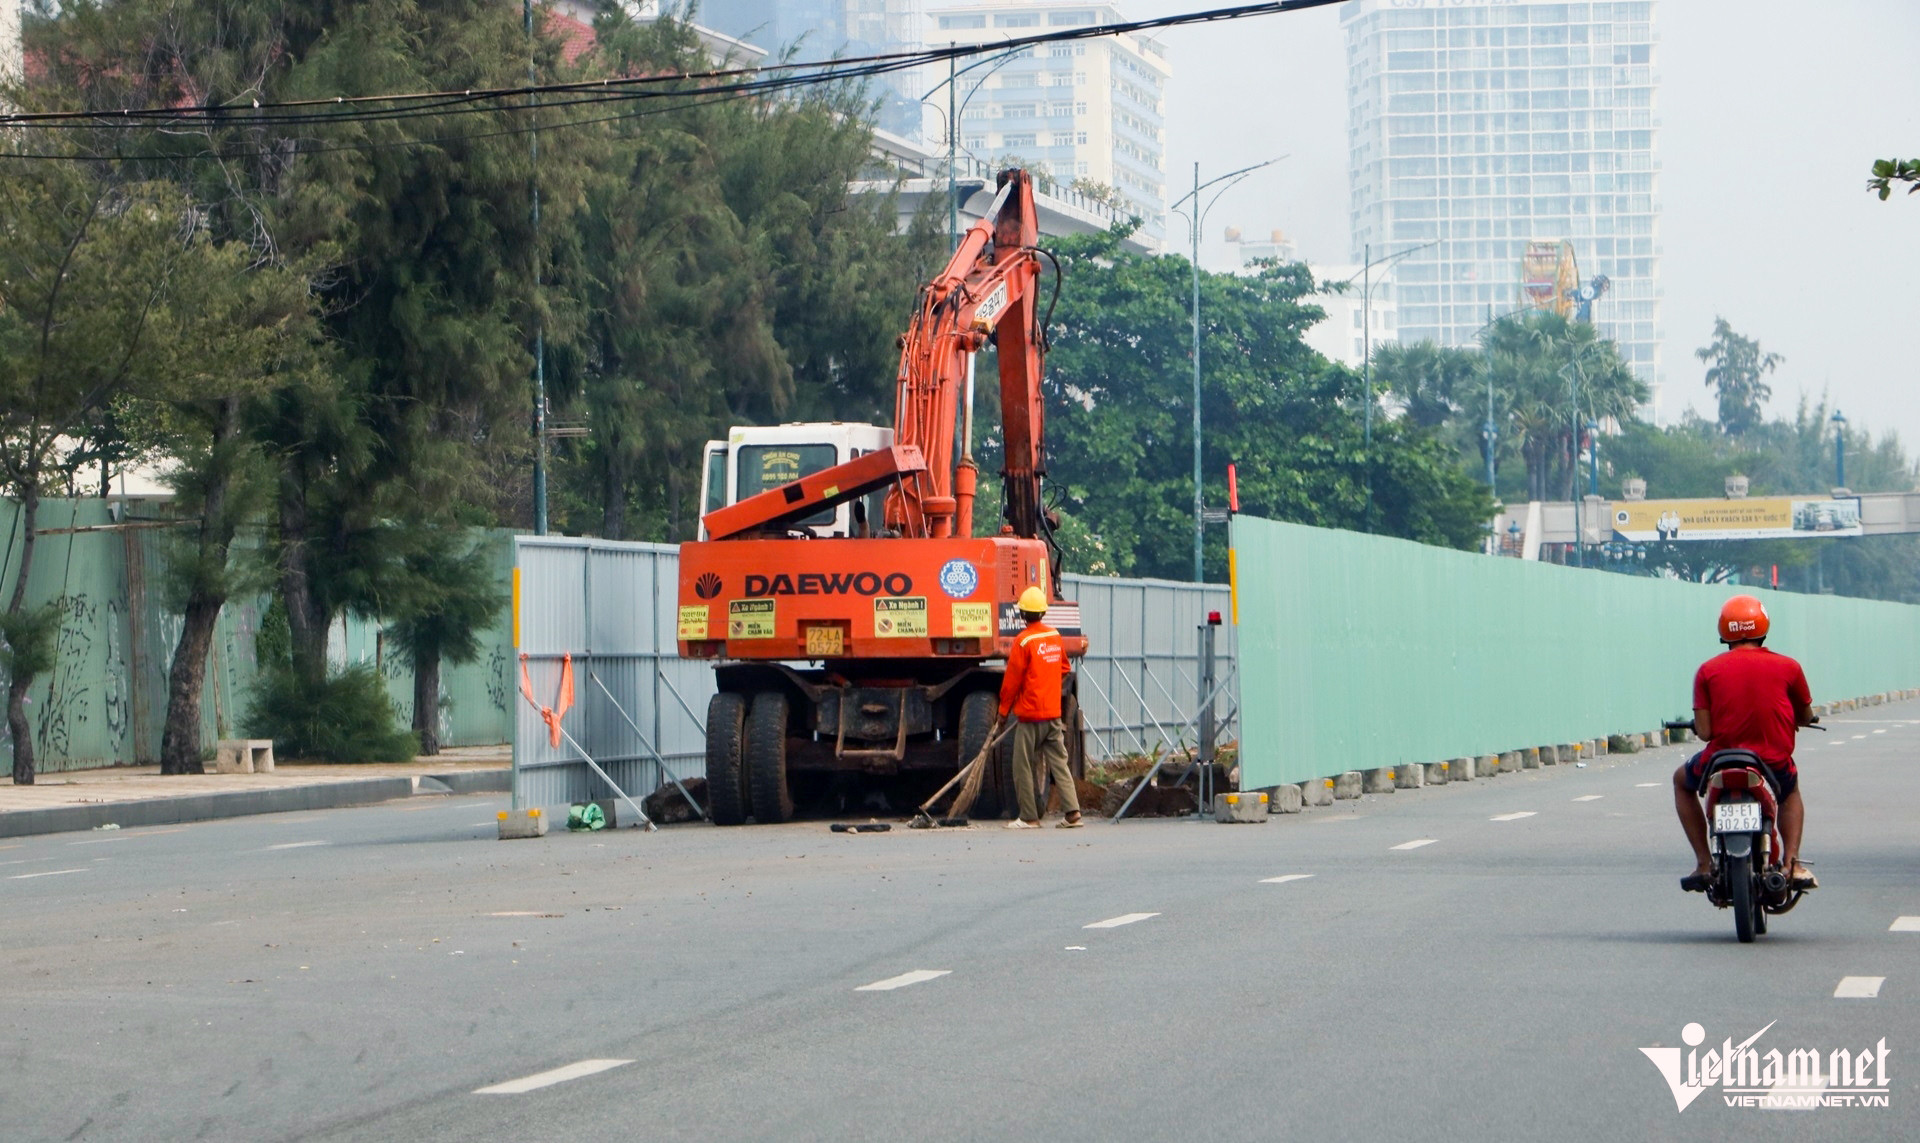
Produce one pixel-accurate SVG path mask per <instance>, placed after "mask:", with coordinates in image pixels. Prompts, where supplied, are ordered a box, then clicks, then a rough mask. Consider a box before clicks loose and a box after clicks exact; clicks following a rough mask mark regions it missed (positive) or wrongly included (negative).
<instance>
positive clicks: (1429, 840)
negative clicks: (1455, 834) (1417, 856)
mask: <svg viewBox="0 0 1920 1143" xmlns="http://www.w3.org/2000/svg"><path fill="white" fill-rule="evenodd" d="M1439 840H1440V839H1439V838H1437V837H1418V838H1415V839H1413V840H1412V841H1403V842H1401V843H1400V844H1399V845H1390V846H1388V847H1387V848H1388V849H1419V848H1420V847H1421V846H1423V845H1432V844H1433V843H1434V842H1436V841H1439Z"/></svg>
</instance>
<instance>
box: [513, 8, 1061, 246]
mask: <svg viewBox="0 0 1920 1143" xmlns="http://www.w3.org/2000/svg"><path fill="white" fill-rule="evenodd" d="M527 2H529V3H531V2H532V0H527ZM953 46H954V45H953V43H952V41H948V43H947V48H948V51H949V54H948V56H947V78H946V79H945V80H942V81H941V82H940V83H937V84H935V85H934V86H933V87H932V88H931V89H930V90H929V91H928V92H927V93H926V94H925V95H922V96H921V97H920V102H922V103H925V102H926V101H927V100H929V99H931V98H933V93H934V92H936V91H939V90H940V89H941V88H943V87H944V88H946V89H947V249H949V250H952V249H955V248H956V247H958V246H959V245H960V190H959V181H958V179H957V178H956V176H955V171H956V169H957V168H958V166H959V163H960V153H959V152H960V146H959V144H960V117H961V116H962V115H964V114H966V112H967V104H969V103H971V102H973V97H974V96H975V95H978V94H979V92H980V87H981V85H982V84H984V83H986V82H987V79H988V78H989V77H990V76H992V75H993V73H994V72H996V71H999V70H1000V69H1001V68H1002V67H1005V66H1006V65H1007V64H1008V63H1010V62H1012V61H1013V60H1016V59H1018V58H1019V57H1020V55H1021V54H1022V53H1023V52H1025V51H1026V49H1025V48H1014V49H1012V50H1010V51H1005V52H1001V53H999V54H998V55H991V56H988V57H987V58H985V59H983V60H978V61H976V62H974V63H970V64H968V65H967V66H966V67H963V68H960V69H959V70H957V71H956V70H955V69H954V66H953V65H954V61H955V59H956V57H957V53H955V52H953V51H952V49H953ZM989 64H991V65H992V66H991V67H989V66H988V65H989ZM980 67H984V68H987V71H986V74H985V75H982V76H981V77H980V78H979V79H976V80H974V81H973V86H972V87H969V88H968V89H967V97H966V98H965V99H956V95H957V93H958V89H959V83H958V80H959V78H960V77H961V76H963V75H965V74H967V73H968V72H970V71H972V70H973V69H975V68H980Z"/></svg>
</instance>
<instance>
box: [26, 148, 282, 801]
mask: <svg viewBox="0 0 1920 1143" xmlns="http://www.w3.org/2000/svg"><path fill="white" fill-rule="evenodd" d="M0 166H4V167H6V168H7V171H6V176H7V177H5V178H0V283H4V287H0V288H4V290H5V297H4V304H0V480H4V483H5V488H6V490H7V491H8V492H9V493H10V494H12V495H14V496H17V497H18V498H19V499H20V502H21V507H22V511H21V536H20V553H21V555H20V562H19V564H18V565H17V570H16V577H15V581H14V583H13V584H12V587H11V592H10V594H9V598H8V604H7V609H6V610H7V615H8V620H7V623H8V632H9V635H10V639H9V641H10V642H12V643H14V651H13V668H14V669H13V671H12V672H11V677H10V679H9V687H8V725H9V731H10V734H11V736H12V742H13V759H14V778H15V781H16V782H19V783H21V784H26V783H30V782H32V781H33V775H34V744H33V736H32V734H31V728H30V726H29V723H28V721H27V718H26V713H25V706H24V704H25V699H26V693H27V690H28V688H29V686H30V685H31V684H32V681H33V674H34V672H33V671H31V670H27V669H24V668H25V667H30V666H33V665H36V664H44V662H45V661H46V656H45V655H43V654H42V653H41V649H40V648H38V647H37V646H35V645H34V644H35V640H37V639H40V638H51V632H50V631H49V630H48V629H47V628H46V627H45V625H44V624H41V623H38V622H37V621H29V620H27V619H25V618H23V616H25V615H26V614H27V608H26V588H27V578H28V575H29V573H30V571H31V569H32V565H33V554H34V547H35V533H36V522H37V514H38V510H39V505H40V498H41V496H42V495H43V494H44V492H45V491H46V487H47V483H48V481H49V479H50V478H51V477H52V476H53V474H54V473H55V471H56V470H57V468H58V467H59V466H60V465H61V464H62V463H64V460H63V454H64V451H65V450H66V449H67V448H68V447H69V446H68V445H67V443H66V442H69V441H71V440H73V439H76V438H81V437H84V436H85V435H87V432H88V430H89V427H90V426H93V425H95V424H97V423H98V422H99V420H100V419H101V418H102V417H103V416H104V414H105V412H106V410H107V409H108V408H109V406H110V405H112V404H113V403H114V402H116V401H123V400H127V399H147V400H155V401H170V400H175V401H183V402H190V401H192V400H194V399H195V398H194V394H196V393H205V392H208V391H210V390H211V391H220V390H224V389H227V388H228V387H229V386H232V385H235V384H239V385H242V386H244V385H246V384H249V383H251V380H252V379H253V378H254V377H257V376H258V374H259V373H260V371H261V370H262V368H263V364H262V363H263V360H264V359H265V358H270V357H271V356H272V355H273V354H275V353H276V352H278V348H279V346H280V345H281V343H282V341H283V339H284V337H285V332H284V330H283V328H282V323H283V322H284V321H285V320H286V319H287V318H288V317H289V316H290V315H297V314H298V313H299V312H300V311H301V308H302V300H301V298H302V295H301V291H300V288H299V284H298V283H297V282H295V283H287V282H275V283H273V284H271V285H268V284H266V283H265V282H264V281H263V280H262V279H258V278H255V277H252V276H250V275H248V274H247V273H246V272H245V267H246V265H247V263H248V261H249V256H248V253H247V251H246V250H245V249H244V248H238V247H235V246H233V245H232V244H227V243H222V242H219V241H217V240H216V239H215V238H214V237H212V236H211V235H210V234H209V233H208V228H207V226H206V223H205V220H204V217H203V216H202V215H201V214H200V212H198V211H197V210H195V209H194V208H193V204H192V202H191V201H190V200H189V199H188V198H187V196H185V195H184V194H182V193H181V191H180V190H179V188H178V187H176V186H173V185H171V184H167V183H162V182H153V181H144V182H122V181H119V180H117V179H116V178H114V177H112V176H111V175H110V174H107V173H103V172H101V171H99V170H98V169H97V168H92V167H90V166H88V165H84V164H80V163H65V162H57V161H46V160H32V161H26V160H18V159H16V160H12V161H8V160H7V159H6V158H5V157H4V154H3V153H0ZM216 514H217V513H216ZM216 610H217V608H216ZM189 650H190V648H189ZM201 658H204V647H203V648H202V654H201ZM195 760H196V763H197V752H196V759H195Z"/></svg>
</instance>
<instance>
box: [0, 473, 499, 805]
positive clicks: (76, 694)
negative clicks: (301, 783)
mask: <svg viewBox="0 0 1920 1143" xmlns="http://www.w3.org/2000/svg"><path fill="white" fill-rule="evenodd" d="M116 509H117V511H118V515H117V516H116V514H115V513H116ZM161 515H162V508H161V505H160V503H159V502H153V501H140V500H132V501H125V502H116V501H108V500H100V499H96V498H84V497H83V498H77V499H64V498H61V499H48V500H44V501H42V502H41V505H40V513H39V519H38V523H37V528H38V529H39V530H41V534H40V535H38V536H37V538H36V542H35V548H34V558H33V570H32V573H31V575H30V576H29V577H28V584H27V603H28V606H30V607H38V606H41V605H43V604H46V603H49V602H55V601H58V602H59V603H60V605H61V612H62V617H61V625H60V632H59V635H58V640H57V644H56V652H57V653H56V660H55V664H54V669H53V670H52V671H50V672H49V673H48V674H46V675H44V676H42V677H41V678H39V679H37V680H35V683H34V686H33V688H32V690H31V692H30V693H29V701H28V706H27V717H28V720H29V721H30V722H31V724H32V725H33V728H34V745H35V747H36V750H35V761H36V764H37V768H38V769H39V770H40V771H42V772H44V773H55V772H58V771H62V770H78V769H85V768H88V767H95V766H115V765H134V764H151V763H154V762H157V761H158V760H159V756H160V734H161V729H162V726H163V724H164V721H165V718H166V710H167V676H168V672H169V670H170V669H171V667H172V664H173V652H174V648H175V647H176V646H177V645H178V643H179V640H180V627H181V619H180V616H179V614H178V613H177V612H175V611H173V610H172V609H171V608H170V606H169V595H168V591H167V568H168V564H169V560H170V559H171V558H172V557H173V555H174V552H173V550H172V545H171V542H170V540H169V537H168V529H166V528H164V527H152V526H142V525H146V524H152V523H157V522H158V518H159V517H160V516H161ZM129 525H131V526H129ZM49 529H51V530H53V531H51V532H49V531H47V530H49ZM73 529H94V530H91V531H85V530H83V531H74V530H73ZM481 542H482V543H483V544H485V545H487V546H488V548H489V551H490V556H491V558H492V560H493V563H494V566H495V567H496V569H497V571H498V575H499V583H500V586H501V592H502V596H503V598H504V596H505V593H506V589H507V584H508V583H509V581H510V577H511V574H512V560H513V554H512V541H511V533H509V532H506V531H504V530H495V531H489V532H487V533H486V534H485V535H484V537H483V538H482V540H481ZM19 566H20V505H19V504H18V503H16V502H14V501H11V500H0V599H4V598H5V594H6V593H8V592H11V590H12V587H13V580H14V576H15V575H16V574H17V572H18V569H19ZM268 603H269V598H268V597H267V596H265V595H260V596H248V597H241V598H237V599H234V600H231V601H229V602H228V604H227V606H226V607H224V608H222V609H221V612H220V619H219V622H218V624H217V626H216V627H215V631H214V639H213V647H212V649H211V650H210V651H209V653H208V659H207V673H206V684H205V690H204V691H203V693H202V699H201V740H202V741H203V742H204V743H207V744H211V743H213V742H214V741H216V740H217V739H220V738H231V737H234V736H236V735H238V734H241V733H243V732H244V730H245V726H246V717H247V707H248V704H249V702H250V701H251V694H252V690H253V684H254V681H255V679H256V677H257V676H258V674H259V668H258V664H257V663H256V661H255V658H254V640H255V638H256V636H257V635H258V634H259V631H260V622H261V619H262V617H263V616H264V615H265V614H266V611H267V606H268ZM331 643H332V646H331V651H332V656H333V662H334V663H335V664H336V665H344V664H345V663H347V662H365V663H370V664H373V665H375V666H376V667H377V668H378V669H379V670H380V672H381V674H382V675H383V676H384V677H385V679H386V681H387V686H388V690H389V693H390V694H392V696H393V699H394V712H395V717H396V719H397V720H398V721H399V724H400V725H401V726H410V725H412V717H413V674H412V671H411V670H410V669H409V668H408V666H407V664H406V662H405V660H404V659H402V658H400V657H399V656H396V655H387V654H385V653H384V651H385V648H384V646H383V644H384V640H383V639H382V638H381V635H380V627H379V624H378V623H377V622H374V621H372V620H365V619H360V618H357V617H349V618H348V619H346V620H344V621H342V622H340V623H337V624H336V625H335V629H334V632H333V633H332V640H331ZM511 644H512V631H511V630H510V624H509V610H508V608H507V607H505V606H503V607H502V608H501V612H500V617H499V621H498V622H496V623H495V624H494V626H493V628H492V629H491V630H490V631H488V632H487V633H486V634H485V635H484V636H483V638H482V650H481V654H480V658H479V659H478V660H477V661H475V662H473V663H468V664H464V665H461V666H443V667H442V668H441V673H440V688H441V695H442V706H441V712H440V741H441V744H442V745H444V746H482V745H494V744H503V743H506V742H508V741H510V740H511V737H512V712H511V700H512V697H513V685H514V684H513V649H512V646H511ZM0 763H4V764H5V765H8V766H10V765H11V763H12V744H11V742H10V741H8V739H7V736H6V734H5V733H4V732H3V731H0Z"/></svg>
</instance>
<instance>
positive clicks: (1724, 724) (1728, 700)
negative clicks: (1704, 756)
mask: <svg viewBox="0 0 1920 1143" xmlns="http://www.w3.org/2000/svg"><path fill="white" fill-rule="evenodd" d="M1812 702H1813V696H1812V694H1811V693H1810V692H1809V691H1808V690H1807V676H1806V674H1805V673H1804V672H1802V671H1801V670H1800V664H1799V663H1798V662H1795V661H1794V660H1793V659H1790V658H1788V657H1787V656H1785V655H1779V654H1775V653H1774V652H1772V651H1769V650H1767V649H1766V648H1765V647H1743V648H1740V649H1739V650H1733V651H1725V652H1722V653H1721V654H1718V655H1715V656H1714V657H1713V658H1711V659H1708V660H1707V661H1706V662H1704V663H1702V664H1700V669H1699V670H1698V671H1695V672H1694V675H1693V706H1694V709H1695V710H1704V711H1706V712H1707V716H1708V717H1709V718H1710V719H1712V722H1713V741H1712V742H1710V743H1708V744H1707V745H1708V749H1709V750H1751V751H1753V752H1754V753H1755V754H1758V755H1759V756H1760V760H1761V761H1762V762H1765V763H1767V764H1768V765H1769V766H1791V765H1792V764H1793V738H1794V731H1795V729H1796V727H1797V725H1798V724H1797V723H1796V721H1795V719H1794V717H1793V712H1794V710H1795V709H1796V708H1798V707H1801V706H1806V705H1808V704H1810V703H1812Z"/></svg>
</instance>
